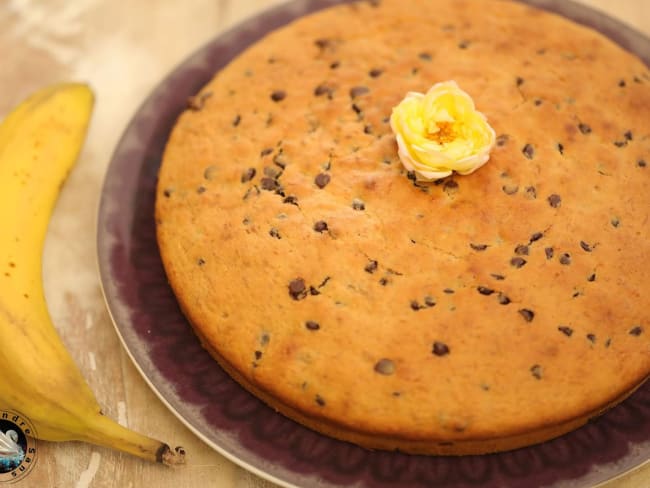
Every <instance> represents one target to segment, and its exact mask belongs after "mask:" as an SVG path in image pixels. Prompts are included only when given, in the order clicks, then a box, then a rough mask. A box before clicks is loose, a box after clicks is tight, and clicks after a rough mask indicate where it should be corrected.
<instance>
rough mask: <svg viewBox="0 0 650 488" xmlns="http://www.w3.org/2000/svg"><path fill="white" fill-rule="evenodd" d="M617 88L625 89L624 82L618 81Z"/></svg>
mask: <svg viewBox="0 0 650 488" xmlns="http://www.w3.org/2000/svg"><path fill="white" fill-rule="evenodd" d="M618 86H620V87H621V88H623V87H625V80H621V81H619V82H618Z"/></svg>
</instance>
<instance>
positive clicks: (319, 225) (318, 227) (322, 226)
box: [314, 220, 327, 233]
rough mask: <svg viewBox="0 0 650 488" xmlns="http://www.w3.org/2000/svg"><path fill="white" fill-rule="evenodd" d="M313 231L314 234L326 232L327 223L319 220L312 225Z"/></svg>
mask: <svg viewBox="0 0 650 488" xmlns="http://www.w3.org/2000/svg"><path fill="white" fill-rule="evenodd" d="M314 230H315V231H316V232H321V233H322V232H325V231H326V230H327V222H325V221H324V220H319V221H317V222H316V223H315V224H314Z"/></svg>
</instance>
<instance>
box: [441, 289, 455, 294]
mask: <svg viewBox="0 0 650 488" xmlns="http://www.w3.org/2000/svg"><path fill="white" fill-rule="evenodd" d="M442 292H443V293H446V294H447V295H453V294H454V293H455V292H454V290H452V289H451V288H445V289H444V290H442Z"/></svg>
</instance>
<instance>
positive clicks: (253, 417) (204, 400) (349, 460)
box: [97, 0, 650, 488]
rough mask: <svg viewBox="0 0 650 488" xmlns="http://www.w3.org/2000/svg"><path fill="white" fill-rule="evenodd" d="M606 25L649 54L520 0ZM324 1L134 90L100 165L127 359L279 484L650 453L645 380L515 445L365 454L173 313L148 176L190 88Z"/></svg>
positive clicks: (288, 10) (281, 12)
mask: <svg viewBox="0 0 650 488" xmlns="http://www.w3.org/2000/svg"><path fill="white" fill-rule="evenodd" d="M522 1H525V2H526V3H529V4H532V5H535V6H538V7H541V8H545V9H547V10H550V11H553V12H556V13H559V14H561V15H564V16H565V17H568V18H570V19H572V20H575V21H578V22H580V23H583V24H586V25H588V26H591V27H593V28H596V29H597V30H599V31H601V32H603V33H604V34H606V35H607V36H609V37H610V38H612V39H613V40H615V41H616V42H618V43H619V44H620V45H621V46H623V47H624V48H626V49H628V50H630V51H632V52H634V53H636V54H637V55H639V56H640V57H641V58H642V59H643V60H644V62H645V63H646V64H648V65H650V40H648V39H647V38H645V37H643V36H642V35H640V34H639V33H637V32H635V31H633V30H631V29H630V28H629V27H627V26H625V25H624V24H622V23H620V22H617V21H615V20H613V19H611V18H609V17H607V16H604V15H603V14H600V13H598V12H596V11H594V10H591V9H588V8H586V7H584V6H581V5H579V4H576V3H572V2H569V1H565V0H562V1H560V0H522ZM336 3H341V2H337V1H335V0H313V1H308V0H294V1H292V2H290V3H287V4H284V5H281V6H279V7H276V8H274V9H272V10H269V11H267V12H265V13H263V14H261V15H259V16H257V17H255V18H252V19H250V20H248V21H246V22H244V23H243V24H241V25H239V26H238V27H236V28H234V29H233V30H231V31H229V32H226V33H225V34H222V35H220V36H219V37H217V38H216V39H214V40H213V41H211V42H210V43H208V44H207V45H206V46H204V47H203V48H201V49H200V50H199V51H197V52H196V53H194V54H193V55H192V56H190V57H189V58H188V59H187V60H186V61H185V62H184V63H182V64H181V65H180V66H179V67H178V68H176V69H175V70H174V71H173V72H172V73H171V74H170V75H169V76H167V77H166V78H165V79H164V80H163V81H162V82H161V83H160V84H159V85H158V87H157V88H156V89H155V90H154V91H153V93H151V95H150V96H149V97H148V98H147V99H146V100H145V102H144V103H143V104H142V106H141V107H140V108H139V110H138V111H137V113H136V115H135V116H134V118H133V119H132V121H131V123H130V124H129V126H128V127H127V128H126V131H125V132H124V135H123V136H122V139H121V140H120V142H119V144H118V146H117V148H116V150H115V153H114V155H113V159H112V161H111V163H110V165H109V167H108V171H107V174H106V177H105V181H104V187H103V190H102V195H101V201H100V208H99V218H98V236H97V239H98V242H97V246H98V258H99V270H100V277H101V282H102V287H103V291H104V296H105V299H106V303H107V305H108V309H109V311H110V313H111V316H112V319H113V322H114V324H115V327H116V330H117V332H118V335H119V336H120V338H121V340H122V343H123V345H124V347H125V349H126V350H127V352H128V353H129V355H130V356H131V359H132V360H133V362H134V364H135V366H136V367H137V368H138V370H139V371H140V373H141V374H142V375H143V377H144V378H145V380H146V381H147V382H148V383H149V385H150V387H151V388H152V389H153V390H154V392H155V393H156V394H157V395H158V396H159V397H160V399H161V400H162V401H163V402H164V403H165V404H166V405H167V407H168V408H169V409H170V410H171V411H172V412H173V413H174V414H175V415H176V416H177V417H178V418H179V419H180V420H181V421H182V422H183V423H184V424H185V425H187V426H188V427H189V428H190V429H191V430H192V431H193V432H194V433H195V434H196V435H198V436H199V437H200V438H201V439H202V440H203V441H205V442H206V443H207V444H208V445H209V446H211V447H212V448H214V449H215V450H217V451H218V452H220V453H221V454H223V455H224V456H226V457H227V458H229V459H230V460H232V461H234V462H235V463H237V464H239V465H241V466H243V467H244V468H246V469H248V470H250V471H253V472H254V473H256V474H258V475H259V476H262V477H264V478H266V479H269V480H271V481H273V482H275V483H277V484H279V485H282V486H286V487H305V486H309V487H312V486H314V487H332V488H333V487H340V486H354V487H358V488H362V487H364V488H365V487H378V488H381V487H389V486H390V487H391V488H405V487H409V488H410V487H415V488H417V487H422V488H424V487H431V486H445V487H457V488H461V487H466V488H469V487H478V486H480V487H484V488H490V487H502V486H522V487H526V488H535V487H542V486H545V487H546V486H555V487H564V486H567V487H569V486H570V487H591V486H595V485H598V484H600V483H602V482H604V481H607V480H610V479H613V478H615V477H617V476H619V475H621V474H622V473H625V472H628V471H629V470H631V469H634V468H636V467H638V466H640V465H642V464H645V463H648V462H649V460H650V383H646V384H645V385H644V386H643V387H641V388H640V389H639V390H638V391H637V392H636V393H635V394H634V395H632V396H631V397H630V398H629V399H628V400H626V401H625V402H623V403H622V404H621V405H619V406H617V407H616V408H614V409H613V410H611V411H610V412H608V413H607V414H605V415H603V416H602V417H600V418H598V419H597V420H595V421H593V422H590V423H589V424H588V425H586V426H585V427H583V428H580V429H578V430H576V431H574V432H572V433H570V434H567V435H565V436H563V437H560V438H558V439H555V440H553V441H550V442H546V443H544V444H540V445H537V446H532V447H528V448H523V449H519V450H516V451H512V452H507V453H500V454H492V455H484V456H466V457H457V458H456V457H428V456H413V455H406V454H401V453H394V452H371V451H367V450H365V449H362V448H359V447H356V446H354V445H351V444H348V443H345V442H340V441H336V440H334V439H331V438H328V437H325V436H322V435H320V434H317V433H315V432H313V431H311V430H309V429H306V428H304V427H302V426H300V425H298V424H297V423H295V422H293V421H291V420H289V419H287V418H285V417H283V416H281V415H280V414H278V413H276V412H275V411H274V410H273V409H271V408H269V407H267V406H266V405H264V404H263V403H262V402H260V401H259V400H257V399H256V398H255V397H254V396H252V395H250V394H249V393H248V392H246V391H245V390H244V389H242V388H241V387H240V386H239V385H238V384H237V383H235V382H234V381H233V380H232V379H230V377H229V376H228V375H227V374H226V373H225V372H224V371H223V370H222V369H221V368H220V367H219V366H218V364H217V363H216V362H215V361H214V360H213V359H212V358H211V357H210V356H209V354H208V353H207V352H205V351H204V350H203V349H202V347H201V345H200V343H199V341H198V339H197V338H196V336H195V335H194V333H193V332H192V330H191V328H190V326H189V324H188V323H187V321H186V320H185V318H184V317H183V315H182V314H181V312H180V310H179V308H178V306H177V303H176V300H175V298H174V295H173V294H172V291H171V289H170V288H169V286H168V284H167V280H166V277H165V273H164V270H163V267H162V263H161V261H160V257H159V254H158V248H157V245H156V236H155V224H154V218H153V214H154V195H155V185H156V175H157V171H158V167H159V164H160V160H161V156H162V152H163V149H164V145H165V142H166V140H167V137H168V134H169V132H170V130H171V128H172V126H173V124H174V122H175V120H176V118H177V116H178V115H179V113H180V112H181V111H182V110H183V109H184V108H185V107H186V102H187V98H188V97H189V96H190V95H193V94H195V93H196V92H197V91H198V90H199V89H200V88H201V87H202V86H203V85H204V84H205V83H206V82H207V81H208V80H209V79H210V78H211V77H212V75H213V74H214V73H215V72H216V71H217V70H218V69H220V68H221V67H223V66H224V65H225V64H226V63H227V62H228V61H229V60H230V59H232V58H233V57H234V56H236V55H237V54H238V53H239V52H241V51H242V50H243V49H244V48H245V47H247V46H248V45H250V44H251V43H253V42H255V41H256V40H258V39H259V38H261V37H262V36H263V35H265V34H266V33H268V32H270V31H271V30H273V29H275V28H277V27H279V26H281V25H284V24H286V23H287V22H289V21H291V20H293V19H295V18H298V17H300V16H302V15H305V14H307V13H310V12H313V11H316V10H318V9H321V8H324V7H327V6H330V5H334V4H336Z"/></svg>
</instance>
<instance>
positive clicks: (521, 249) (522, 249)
mask: <svg viewBox="0 0 650 488" xmlns="http://www.w3.org/2000/svg"><path fill="white" fill-rule="evenodd" d="M529 252H530V250H529V249H528V246H526V245H525V244H519V245H518V246H517V247H515V254H517V255H519V256H528V253H529Z"/></svg>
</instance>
